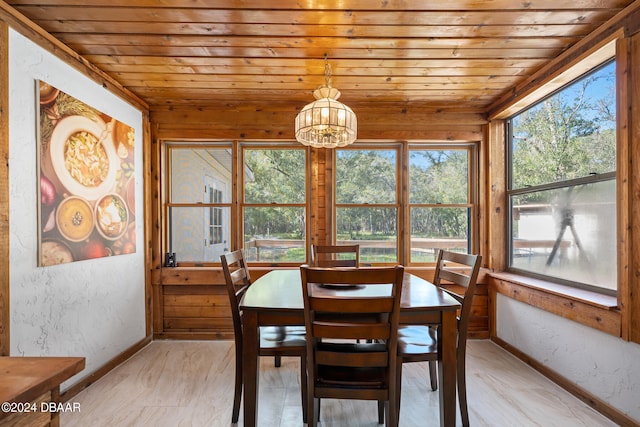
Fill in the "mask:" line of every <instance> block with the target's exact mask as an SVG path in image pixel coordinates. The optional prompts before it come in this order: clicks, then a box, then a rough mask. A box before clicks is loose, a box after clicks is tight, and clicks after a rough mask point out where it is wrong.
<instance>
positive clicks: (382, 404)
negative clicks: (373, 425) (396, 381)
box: [378, 400, 386, 424]
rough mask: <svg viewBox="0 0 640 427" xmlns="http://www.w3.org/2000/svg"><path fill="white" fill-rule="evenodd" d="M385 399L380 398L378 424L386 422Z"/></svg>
mask: <svg viewBox="0 0 640 427" xmlns="http://www.w3.org/2000/svg"><path fill="white" fill-rule="evenodd" d="M385 406H386V405H385V401H384V400H378V424H384V412H385V411H384V408H385Z"/></svg>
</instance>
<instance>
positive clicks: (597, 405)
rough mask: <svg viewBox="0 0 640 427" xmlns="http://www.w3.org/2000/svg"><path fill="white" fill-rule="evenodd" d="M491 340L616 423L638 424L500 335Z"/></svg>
mask: <svg viewBox="0 0 640 427" xmlns="http://www.w3.org/2000/svg"><path fill="white" fill-rule="evenodd" d="M491 340H492V341H493V342H494V343H496V344H497V345H499V346H500V347H502V348H504V349H505V350H506V351H508V352H509V353H511V354H513V355H514V356H515V357H517V358H518V359H520V360H522V361H523V362H524V363H526V364H527V365H529V366H531V367H532V368H533V369H535V370H536V371H538V372H540V373H541V374H542V375H544V376H545V377H547V378H549V379H550V380H551V381H553V382H554V383H556V384H558V385H559V386H560V387H562V388H564V389H565V390H566V391H568V392H569V393H571V394H572V395H574V396H575V397H577V398H578V399H580V400H581V401H583V402H584V403H586V404H587V405H589V406H590V407H592V408H593V409H595V410H596V411H598V412H600V413H601V414H602V415H604V416H605V417H607V418H609V419H610V420H611V421H613V422H615V423H616V424H618V425H620V426H624V427H626V426H629V427H637V426H638V422H637V421H635V420H633V419H632V418H629V417H628V416H626V415H625V414H623V413H622V412H620V411H619V410H618V409H616V408H614V407H613V406H611V405H609V404H608V403H607V402H605V401H604V400H602V399H600V398H599V397H596V396H594V395H592V394H591V393H589V392H588V391H586V390H584V389H583V388H581V387H578V386H577V385H575V384H574V383H573V382H571V381H570V380H569V379H567V378H565V377H563V376H562V375H560V374H559V373H557V372H556V371H554V370H552V369H549V368H548V367H546V366H545V365H543V364H542V363H540V362H538V361H537V360H535V359H533V358H531V357H530V356H528V355H527V354H525V353H523V352H522V351H520V350H518V349H517V348H515V347H513V346H512V345H511V344H509V343H507V342H506V341H504V340H502V339H500V338H498V337H491Z"/></svg>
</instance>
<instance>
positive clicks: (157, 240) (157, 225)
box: [145, 120, 165, 337]
mask: <svg viewBox="0 0 640 427" xmlns="http://www.w3.org/2000/svg"><path fill="white" fill-rule="evenodd" d="M150 121H151V120H150ZM162 150H163V147H162V143H161V141H160V139H159V137H158V127H157V125H156V124H155V123H153V121H151V125H150V141H149V153H148V154H146V155H145V157H146V156H149V160H150V164H149V173H150V176H149V180H148V182H146V183H145V203H148V205H146V207H148V210H145V217H146V218H150V221H148V223H149V224H147V225H146V227H147V228H148V229H149V233H150V234H149V237H148V238H149V242H150V244H151V247H150V248H149V254H148V255H147V256H148V257H149V258H150V260H151V262H150V265H149V269H148V270H147V271H148V273H147V275H148V276H150V278H151V318H152V333H153V335H154V337H156V336H159V335H160V334H162V332H163V323H164V322H163V317H164V313H163V308H164V304H162V299H163V297H162V265H163V263H164V258H163V255H164V254H163V253H162V240H163V230H164V226H163V223H162V221H163V218H164V217H165V215H164V214H163V209H164V203H163V197H162V189H161V185H162V156H163V155H162Z"/></svg>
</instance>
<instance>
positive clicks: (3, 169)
mask: <svg viewBox="0 0 640 427" xmlns="http://www.w3.org/2000/svg"><path fill="white" fill-rule="evenodd" d="M8 53H9V26H8V25H7V24H6V23H5V22H3V21H1V20H0V88H1V89H2V90H0V356H9V354H10V340H9V339H10V329H11V328H10V326H11V310H10V308H11V307H10V306H9V303H10V298H9V291H10V283H9V277H10V276H9V267H10V265H9V60H8Z"/></svg>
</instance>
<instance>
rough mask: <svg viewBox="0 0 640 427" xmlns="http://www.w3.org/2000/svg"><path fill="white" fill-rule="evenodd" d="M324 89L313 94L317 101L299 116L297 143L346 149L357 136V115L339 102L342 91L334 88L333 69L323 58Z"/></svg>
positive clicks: (305, 108) (297, 118)
mask: <svg viewBox="0 0 640 427" xmlns="http://www.w3.org/2000/svg"><path fill="white" fill-rule="evenodd" d="M324 79H325V84H324V86H320V87H319V88H318V89H316V90H315V91H314V92H313V96H314V97H315V98H316V100H315V101H314V102H312V103H310V104H307V105H305V106H304V108H303V109H302V110H301V111H300V113H298V115H297V116H296V123H295V125H296V140H298V142H299V143H301V144H303V145H310V146H312V147H316V148H335V147H344V146H346V145H349V144H351V143H353V141H355V140H356V138H357V136H358V135H357V134H358V120H357V119H356V115H355V113H354V112H353V110H351V108H349V107H347V106H346V105H344V104H343V103H341V102H339V101H338V98H339V97H340V91H339V90H338V89H336V88H334V87H331V66H330V65H329V62H328V61H327V55H325V56H324Z"/></svg>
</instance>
